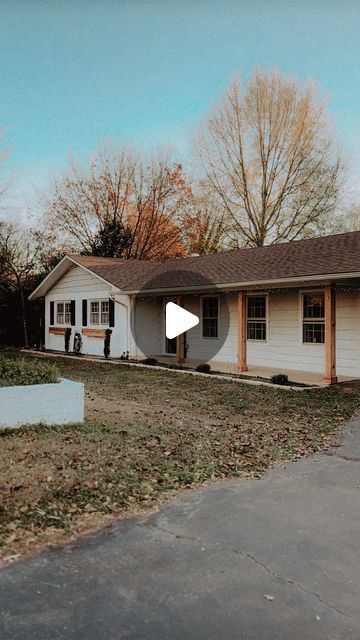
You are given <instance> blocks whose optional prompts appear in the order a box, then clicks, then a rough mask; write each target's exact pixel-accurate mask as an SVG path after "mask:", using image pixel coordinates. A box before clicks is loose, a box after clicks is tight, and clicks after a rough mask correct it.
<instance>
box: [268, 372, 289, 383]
mask: <svg viewBox="0 0 360 640" xmlns="http://www.w3.org/2000/svg"><path fill="white" fill-rule="evenodd" d="M270 380H271V382H272V383H273V384H289V377H288V376H287V375H286V374H285V373H277V374H276V375H275V376H271V378H270Z"/></svg>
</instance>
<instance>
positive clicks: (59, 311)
mask: <svg viewBox="0 0 360 640" xmlns="http://www.w3.org/2000/svg"><path fill="white" fill-rule="evenodd" d="M56 324H64V303H63V302H58V303H57V304H56Z"/></svg>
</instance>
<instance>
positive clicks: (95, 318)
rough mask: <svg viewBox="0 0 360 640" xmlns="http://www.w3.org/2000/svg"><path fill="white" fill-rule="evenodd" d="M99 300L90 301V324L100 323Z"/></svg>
mask: <svg viewBox="0 0 360 640" xmlns="http://www.w3.org/2000/svg"><path fill="white" fill-rule="evenodd" d="M99 306H100V305H99V302H98V301H97V302H90V324H99V321H100V316H99Z"/></svg>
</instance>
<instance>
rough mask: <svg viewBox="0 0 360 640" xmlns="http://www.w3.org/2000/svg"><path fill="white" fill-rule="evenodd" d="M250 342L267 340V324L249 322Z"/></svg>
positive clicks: (248, 333)
mask: <svg viewBox="0 0 360 640" xmlns="http://www.w3.org/2000/svg"><path fill="white" fill-rule="evenodd" d="M247 337H248V340H266V322H248V325H247Z"/></svg>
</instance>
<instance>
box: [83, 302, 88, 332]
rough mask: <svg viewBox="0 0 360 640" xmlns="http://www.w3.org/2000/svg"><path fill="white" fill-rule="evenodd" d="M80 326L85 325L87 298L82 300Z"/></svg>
mask: <svg viewBox="0 0 360 640" xmlns="http://www.w3.org/2000/svg"><path fill="white" fill-rule="evenodd" d="M82 326H83V327H87V300H83V301H82Z"/></svg>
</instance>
